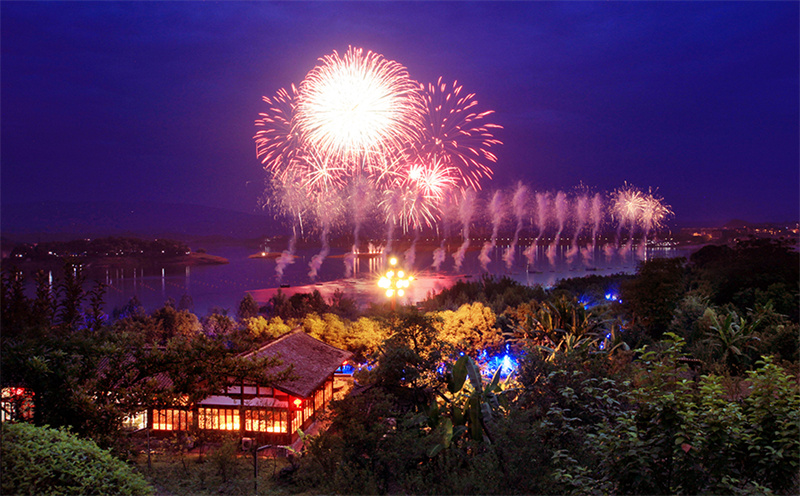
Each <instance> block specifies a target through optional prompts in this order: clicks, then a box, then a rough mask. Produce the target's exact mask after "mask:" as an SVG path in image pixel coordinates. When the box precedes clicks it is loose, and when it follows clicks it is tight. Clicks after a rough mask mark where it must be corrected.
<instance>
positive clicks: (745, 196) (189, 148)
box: [0, 1, 800, 224]
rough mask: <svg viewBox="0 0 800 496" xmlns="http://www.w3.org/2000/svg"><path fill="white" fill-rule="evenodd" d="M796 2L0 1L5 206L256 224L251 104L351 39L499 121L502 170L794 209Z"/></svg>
mask: <svg viewBox="0 0 800 496" xmlns="http://www.w3.org/2000/svg"><path fill="white" fill-rule="evenodd" d="M799 8H800V3H798V2H788V1H787V2H761V1H759V2H742V1H737V2H640V3H623V2H604V3H595V2H565V3H550V2H514V3H503V2H477V3H465V2H410V3H404V2H402V3H383V2H381V3H368V2H351V3H342V2H322V3H301V2H291V3H266V2H247V3H244V2H241V3H240V2H203V3H200V2H164V3H162V2H158V3H144V2H135V3H133V2H131V3H128V2H75V3H71V2H52V3H47V2H2V3H0V21H1V25H0V35H1V39H0V41H1V44H0V47H1V49H2V57H1V59H0V61H1V63H2V67H1V68H0V70H1V72H0V81H1V82H2V95H1V96H2V101H1V102H0V104H1V106H0V109H1V110H2V112H1V114H2V129H1V131H2V143H1V145H2V148H1V156H0V163H1V164H2V176H0V180H1V182H2V204H3V205H7V204H12V203H20V202H40V201H53V200H56V201H66V202H81V201H85V200H89V199H91V200H100V201H143V200H144V201H153V202H166V203H185V204H197V205H206V206H212V207H220V208H226V209H232V210H237V211H243V212H253V211H256V210H257V208H258V206H257V201H256V199H257V197H258V195H259V193H260V192H261V188H262V187H263V183H264V172H263V170H262V169H261V164H260V163H259V161H258V160H257V159H256V155H255V145H254V142H253V139H252V137H253V135H254V133H255V130H256V128H255V126H254V121H255V119H256V118H258V113H259V112H261V111H263V110H264V109H265V104H264V103H263V102H262V100H261V97H262V96H264V95H267V96H272V95H274V93H275V92H276V91H277V90H278V89H280V88H282V87H286V86H289V85H290V84H291V83H299V82H300V81H301V80H302V79H303V77H304V76H305V74H306V73H307V72H308V71H309V70H310V69H312V68H313V67H314V66H315V65H316V63H317V59H318V58H319V57H321V56H324V55H327V54H329V53H331V52H332V51H333V50H337V51H339V53H343V52H344V51H346V50H347V47H348V46H349V45H353V46H356V47H362V48H364V49H365V50H372V51H375V52H378V53H381V54H383V55H384V56H385V57H386V58H388V59H391V60H396V61H398V62H400V63H401V64H403V65H405V66H406V67H407V68H408V70H409V73H410V75H411V77H413V78H414V79H416V80H418V81H420V82H423V83H428V82H434V81H436V79H437V78H438V77H439V76H442V77H443V78H444V79H445V80H448V81H452V80H458V81H459V82H460V83H462V84H463V85H464V89H465V90H467V91H470V92H474V93H476V94H477V100H478V101H479V102H480V109H482V110H483V109H494V110H495V111H496V114H495V115H494V118H493V119H494V121H495V122H496V123H498V124H500V125H502V126H503V127H504V129H503V130H502V131H499V132H498V133H497V135H498V137H499V138H500V139H501V140H502V141H503V142H504V145H503V146H502V147H500V148H498V149H497V155H498V157H499V160H498V163H497V164H495V165H494V166H493V169H494V171H495V177H494V179H493V180H492V181H487V182H485V183H484V189H485V190H489V191H491V190H493V189H495V188H499V187H508V186H510V185H512V184H514V183H515V182H516V181H517V180H523V181H525V182H526V183H528V184H529V185H530V186H531V187H532V188H533V189H535V190H551V191H555V190H559V189H562V190H572V188H574V187H575V186H577V185H579V184H581V183H583V184H584V185H586V186H589V187H591V188H593V190H594V191H601V192H602V191H611V190H613V189H614V188H617V187H619V186H622V185H623V183H624V182H625V181H627V182H628V183H630V184H633V185H635V186H637V187H640V188H642V189H645V190H646V189H647V188H651V187H652V188H653V189H656V188H657V194H658V195H659V196H662V197H663V198H664V200H665V203H668V204H670V205H671V206H672V208H673V210H674V212H675V218H674V220H673V222H674V223H679V224H691V223H717V224H721V223H724V222H726V221H728V220H731V219H734V218H740V219H744V220H748V221H751V222H764V221H781V222H783V221H790V220H797V218H798V205H799V204H800V199H799V193H798V192H799V191H800V172H799V171H800V165H799V164H800V151H799V147H800V145H799V143H800V138H799V137H800V126H798V122H799V121H800V112H799V111H798V108H799V106H800V104H799V96H798V95H800V85H799V80H800V76H799V74H798V73H799V68H800V59H799V57H798V52H799V47H800V36H799V35H798V31H799V28H798V26H800V14H799Z"/></svg>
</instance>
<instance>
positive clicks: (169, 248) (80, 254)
mask: <svg viewBox="0 0 800 496" xmlns="http://www.w3.org/2000/svg"><path fill="white" fill-rule="evenodd" d="M189 252H190V250H189V247H188V245H187V244H186V243H184V242H183V241H175V240H172V239H154V240H146V239H139V238H124V237H107V238H96V239H77V240H72V241H47V242H42V243H36V244H21V245H18V246H16V247H14V249H13V250H12V252H11V255H10V259H11V260H31V261H44V260H52V259H56V258H76V259H77V258H98V257H142V258H168V257H175V256H180V255H186V254H188V253H189Z"/></svg>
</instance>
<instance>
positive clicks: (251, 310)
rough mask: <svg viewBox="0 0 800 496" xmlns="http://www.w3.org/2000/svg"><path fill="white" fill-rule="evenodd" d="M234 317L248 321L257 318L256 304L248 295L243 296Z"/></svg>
mask: <svg viewBox="0 0 800 496" xmlns="http://www.w3.org/2000/svg"><path fill="white" fill-rule="evenodd" d="M236 316H237V317H239V320H245V319H250V318H253V317H256V316H258V303H256V300H255V298H253V295H251V294H250V293H247V294H246V295H244V298H242V301H240V302H239V309H238V310H237V311H236Z"/></svg>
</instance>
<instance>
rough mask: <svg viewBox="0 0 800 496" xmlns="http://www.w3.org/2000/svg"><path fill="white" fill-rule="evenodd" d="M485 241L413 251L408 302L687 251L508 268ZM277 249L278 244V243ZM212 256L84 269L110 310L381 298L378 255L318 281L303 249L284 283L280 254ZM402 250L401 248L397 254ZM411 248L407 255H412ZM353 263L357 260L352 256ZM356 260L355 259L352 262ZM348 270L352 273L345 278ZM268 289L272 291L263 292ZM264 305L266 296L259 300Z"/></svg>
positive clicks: (551, 279)
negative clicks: (305, 294) (250, 299)
mask: <svg viewBox="0 0 800 496" xmlns="http://www.w3.org/2000/svg"><path fill="white" fill-rule="evenodd" d="M481 246H482V242H480V243H479V242H472V243H471V245H470V248H471V249H469V250H467V251H466V254H465V256H464V259H463V263H462V264H461V266H460V268H457V267H456V263H455V259H454V256H453V255H454V253H455V252H457V250H458V248H459V246H458V245H452V244H451V245H450V246H448V247H447V250H446V253H447V256H446V258H445V260H444V261H443V262H441V264H440V265H439V267H438V270H435V268H434V267H433V262H434V249H433V247H427V248H424V249H419V250H415V252H414V264H413V268H412V270H411V272H413V273H414V274H416V276H417V277H418V278H419V282H418V285H419V288H417V291H415V292H413V291H412V294H411V296H410V298H408V299H410V300H412V301H413V300H419V299H423V298H424V297H425V296H426V295H427V293H428V292H429V291H437V290H440V289H441V288H442V287H446V286H447V285H449V284H452V282H453V281H455V280H458V279H466V280H470V278H471V279H477V278H479V277H480V276H481V275H482V274H492V275H495V276H508V277H510V278H512V279H514V280H516V281H518V282H520V283H522V284H527V285H534V284H541V285H543V286H551V285H553V284H555V283H556V282H557V281H558V280H560V279H564V278H571V277H582V276H586V275H591V274H598V275H610V274H616V273H620V272H622V273H632V272H635V270H636V266H637V264H638V263H639V262H640V261H641V260H643V259H645V258H647V259H649V258H654V257H677V256H688V255H689V254H690V253H691V250H690V249H688V248H648V249H647V250H646V251H643V250H641V249H640V248H638V249H637V247H636V246H633V247H631V248H630V249H627V250H626V249H625V248H622V249H617V248H616V247H612V246H610V245H603V246H598V247H596V248H595V249H594V250H591V249H589V248H588V247H583V249H582V250H579V251H575V250H574V249H571V247H570V246H566V245H560V246H552V247H546V246H539V247H538V248H537V250H536V252H535V254H534V255H533V258H532V261H531V263H528V259H527V258H526V256H525V255H524V254H523V251H524V248H526V247H524V246H523V247H517V249H516V251H515V254H514V263H513V264H512V265H511V267H510V268H509V267H507V265H506V262H505V261H504V260H503V254H504V252H505V250H506V246H497V247H495V248H494V249H493V250H492V251H490V252H488V253H487V254H488V255H489V257H490V260H491V261H490V262H488V264H486V266H485V268H484V266H483V265H482V264H481V262H480V260H479V255H480V252H481ZM273 249H274V250H277V249H278V248H277V247H273ZM207 250H208V252H209V253H211V254H214V255H219V256H222V257H225V258H227V259H228V260H229V263H228V264H225V265H209V266H197V267H185V268H184V267H180V268H178V267H170V266H165V267H160V268H158V267H156V268H135V269H131V268H126V269H116V268H111V269H92V270H89V271H88V272H87V279H88V280H90V281H101V282H103V283H105V284H106V285H107V286H108V287H107V291H106V311H107V312H108V313H112V312H113V310H114V309H117V308H121V307H122V306H124V305H125V304H126V303H127V302H128V301H130V299H131V298H132V297H133V296H136V297H137V298H138V299H139V301H140V302H141V303H142V305H143V306H144V307H145V309H146V310H147V311H148V312H151V311H153V310H155V309H157V308H160V307H161V306H163V305H164V302H165V301H167V300H168V299H170V298H171V299H173V300H175V301H176V302H178V301H180V299H181V297H182V296H183V295H184V294H186V295H189V296H190V297H191V299H192V301H193V308H192V310H193V311H194V312H195V313H196V314H197V315H198V316H204V315H207V314H209V313H211V312H212V311H213V310H214V309H224V310H228V311H229V312H230V313H232V314H235V312H236V308H237V307H238V304H239V302H240V301H241V299H242V298H243V297H244V296H245V294H247V293H248V292H252V294H254V296H256V299H257V300H258V299H261V300H264V299H265V298H266V297H267V296H264V295H269V294H272V293H274V291H272V292H270V291H268V290H269V289H270V288H278V287H279V286H280V285H288V286H292V287H295V286H304V288H302V290H311V289H313V288H318V289H320V290H321V291H322V292H323V294H326V291H325V289H326V288H327V289H328V291H327V292H328V293H330V292H331V291H332V288H339V289H342V290H343V291H344V292H345V293H347V294H349V295H350V296H352V297H354V298H356V299H357V300H360V301H362V302H363V301H366V300H369V299H378V298H380V295H379V293H378V290H377V287H376V286H375V284H374V282H375V280H376V279H377V277H378V273H379V272H380V271H382V270H383V268H384V264H385V257H382V256H380V255H378V256H372V257H367V256H363V257H360V258H358V259H357V261H356V262H355V263H354V265H352V269H349V268H348V266H347V265H346V260H347V259H346V257H345V253H344V252H343V251H342V250H336V249H331V251H330V253H329V255H328V256H327V257H326V258H325V259H324V261H323V263H322V265H321V266H320V268H319V271H318V274H317V277H316V278H312V277H310V275H309V272H310V267H309V263H310V262H311V260H312V257H314V256H315V255H317V254H318V253H319V250H318V249H302V250H298V251H297V253H296V257H295V260H294V263H292V264H289V265H287V266H286V268H285V270H284V274H283V276H282V278H281V279H280V281H279V280H278V278H277V274H276V270H275V269H276V263H277V262H276V259H275V258H249V256H250V255H251V254H253V249H252V248H248V247H246V246H240V245H234V244H219V245H215V246H208V247H207ZM398 254H400V255H403V251H400V252H398ZM409 255H410V253H407V254H406V256H407V257H408V256H409ZM351 260H352V259H351ZM484 261H485V259H484ZM352 263H353V262H351V264H352ZM348 275H349V277H347V276H348ZM265 290H267V291H265ZM262 302H263V301H262Z"/></svg>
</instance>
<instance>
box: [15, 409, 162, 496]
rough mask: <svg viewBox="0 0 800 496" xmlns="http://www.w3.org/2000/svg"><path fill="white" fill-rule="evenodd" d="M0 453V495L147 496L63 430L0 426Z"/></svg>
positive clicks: (114, 464) (136, 480) (119, 466)
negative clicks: (0, 429)
mask: <svg viewBox="0 0 800 496" xmlns="http://www.w3.org/2000/svg"><path fill="white" fill-rule="evenodd" d="M2 452H3V456H2V459H1V460H0V474H2V475H0V492H2V494H9V495H10V494H37V495H46V494H82V495H83V494H86V495H88V494H117V495H127V494H152V493H153V491H152V488H151V487H150V486H148V485H147V483H146V482H145V479H144V477H142V476H141V475H140V474H138V473H136V472H134V471H133V470H132V469H131V468H130V467H129V466H128V465H126V464H125V463H124V462H122V461H121V460H118V459H116V458H114V457H113V456H111V454H110V453H109V452H108V451H105V450H102V449H100V448H99V447H98V446H97V445H96V444H95V443H94V442H93V441H87V440H83V439H79V438H78V437H76V436H75V435H74V434H71V433H69V432H67V431H64V430H56V429H50V428H48V427H35V426H33V425H30V424H3V425H2Z"/></svg>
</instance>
